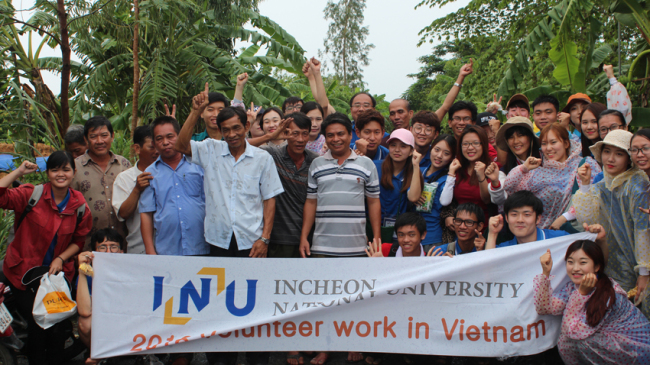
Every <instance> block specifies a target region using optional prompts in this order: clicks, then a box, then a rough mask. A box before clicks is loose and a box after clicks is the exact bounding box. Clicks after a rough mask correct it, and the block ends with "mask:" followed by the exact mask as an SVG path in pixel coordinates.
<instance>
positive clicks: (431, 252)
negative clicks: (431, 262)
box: [427, 246, 444, 257]
mask: <svg viewBox="0 0 650 365" xmlns="http://www.w3.org/2000/svg"><path fill="white" fill-rule="evenodd" d="M442 255H444V252H442V249H441V248H440V246H434V247H431V249H430V250H429V252H427V256H429V257H436V256H442Z"/></svg>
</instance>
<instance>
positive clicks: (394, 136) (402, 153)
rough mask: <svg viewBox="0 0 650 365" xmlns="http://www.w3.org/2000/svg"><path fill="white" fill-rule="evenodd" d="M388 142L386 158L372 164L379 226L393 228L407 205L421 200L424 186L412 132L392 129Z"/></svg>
mask: <svg viewBox="0 0 650 365" xmlns="http://www.w3.org/2000/svg"><path fill="white" fill-rule="evenodd" d="M387 142H388V156H387V157H386V158H385V159H384V160H383V161H375V166H376V167H377V174H378V179H379V200H380V201H381V221H382V227H392V226H393V225H394V223H395V218H397V216H398V215H400V214H402V213H404V212H406V210H407V208H408V205H409V204H408V202H411V203H415V202H417V201H418V200H419V199H420V195H421V193H422V187H423V185H424V184H423V183H422V174H421V173H420V159H422V155H421V154H419V153H418V152H417V151H415V142H414V140H413V133H411V132H410V131H408V130H406V129H403V128H401V129H397V130H394V131H393V133H391V135H390V138H389V139H388V141H387ZM411 156H413V158H411Z"/></svg>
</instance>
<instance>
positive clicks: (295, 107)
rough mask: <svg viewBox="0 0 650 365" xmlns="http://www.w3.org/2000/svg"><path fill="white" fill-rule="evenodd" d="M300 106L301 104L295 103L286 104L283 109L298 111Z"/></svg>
mask: <svg viewBox="0 0 650 365" xmlns="http://www.w3.org/2000/svg"><path fill="white" fill-rule="evenodd" d="M300 108H302V104H295V105H287V106H286V107H285V108H284V110H286V111H288V112H292V111H296V112H299V111H300Z"/></svg>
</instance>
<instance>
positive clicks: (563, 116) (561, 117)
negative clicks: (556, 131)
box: [557, 112, 571, 128]
mask: <svg viewBox="0 0 650 365" xmlns="http://www.w3.org/2000/svg"><path fill="white" fill-rule="evenodd" d="M557 121H558V122H560V124H561V125H562V127H564V128H569V125H570V124H571V114H569V113H565V112H560V114H558V115H557Z"/></svg>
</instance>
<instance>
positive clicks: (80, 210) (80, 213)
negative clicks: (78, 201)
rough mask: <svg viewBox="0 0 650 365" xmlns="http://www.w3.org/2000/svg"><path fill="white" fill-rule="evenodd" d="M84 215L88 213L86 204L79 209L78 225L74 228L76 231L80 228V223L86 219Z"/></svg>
mask: <svg viewBox="0 0 650 365" xmlns="http://www.w3.org/2000/svg"><path fill="white" fill-rule="evenodd" d="M84 213H86V204H85V203H84V204H82V205H81V206H80V207H79V208H77V225H75V226H74V230H75V231H76V230H77V227H79V223H81V220H82V219H83V217H84Z"/></svg>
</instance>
